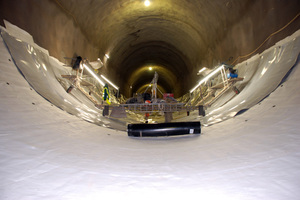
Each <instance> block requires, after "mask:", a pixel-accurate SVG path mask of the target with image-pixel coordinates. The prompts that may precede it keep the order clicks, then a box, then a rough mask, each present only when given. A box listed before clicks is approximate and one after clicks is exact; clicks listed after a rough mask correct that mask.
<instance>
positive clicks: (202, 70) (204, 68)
mask: <svg viewBox="0 0 300 200" xmlns="http://www.w3.org/2000/svg"><path fill="white" fill-rule="evenodd" d="M204 70H206V67H203V68H202V69H200V70H199V72H198V73H199V74H200V73H201V72H204Z"/></svg>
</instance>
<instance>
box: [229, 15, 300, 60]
mask: <svg viewBox="0 0 300 200" xmlns="http://www.w3.org/2000/svg"><path fill="white" fill-rule="evenodd" d="M299 15H300V13H298V14H297V15H296V16H295V17H294V18H293V19H292V20H291V21H290V22H288V23H287V24H286V25H285V26H283V27H282V28H281V29H279V30H277V31H275V32H274V33H272V34H271V35H269V37H267V38H266V39H265V40H264V41H263V42H262V43H261V44H260V45H259V46H258V47H257V48H256V49H255V50H254V51H252V52H251V53H249V54H247V55H244V56H238V57H237V58H236V59H235V60H234V61H233V62H232V63H231V65H233V64H234V63H235V62H236V61H237V60H238V59H240V58H246V57H248V56H250V55H252V54H253V53H255V52H256V51H257V50H258V49H259V48H261V47H262V45H264V44H265V43H266V42H267V40H269V39H270V38H271V37H272V36H274V35H276V34H277V33H279V32H281V31H282V30H284V29H285V28H286V27H288V26H289V25H290V24H291V23H292V22H293V21H295V20H296V19H297V17H299Z"/></svg>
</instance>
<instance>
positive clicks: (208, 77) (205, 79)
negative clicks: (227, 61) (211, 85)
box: [190, 65, 224, 93]
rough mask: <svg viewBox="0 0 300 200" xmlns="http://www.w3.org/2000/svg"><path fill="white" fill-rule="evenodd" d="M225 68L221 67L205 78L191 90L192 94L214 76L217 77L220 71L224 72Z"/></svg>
mask: <svg viewBox="0 0 300 200" xmlns="http://www.w3.org/2000/svg"><path fill="white" fill-rule="evenodd" d="M223 68H224V65H221V66H219V67H218V68H216V69H215V70H214V71H212V72H211V73H209V74H208V75H207V76H205V77H204V78H203V79H202V80H201V81H200V82H199V83H198V84H197V85H196V86H195V87H194V88H193V89H191V90H190V93H192V92H194V91H195V90H196V89H197V88H198V87H199V86H200V85H201V84H202V83H204V82H206V81H207V80H208V79H210V78H211V77H212V76H213V75H215V74H216V73H217V72H218V71H220V70H222V69H223Z"/></svg>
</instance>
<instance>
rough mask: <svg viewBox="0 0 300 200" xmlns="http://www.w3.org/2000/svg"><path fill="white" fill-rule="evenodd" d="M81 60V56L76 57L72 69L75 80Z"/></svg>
mask: <svg viewBox="0 0 300 200" xmlns="http://www.w3.org/2000/svg"><path fill="white" fill-rule="evenodd" d="M81 61H82V58H81V56H77V58H76V60H75V62H74V65H73V67H72V68H73V69H74V70H76V78H77V77H78V73H79V68H80V64H81Z"/></svg>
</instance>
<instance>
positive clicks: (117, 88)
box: [101, 75, 119, 90]
mask: <svg viewBox="0 0 300 200" xmlns="http://www.w3.org/2000/svg"><path fill="white" fill-rule="evenodd" d="M101 77H102V78H103V79H104V80H105V81H107V82H108V83H109V84H110V85H111V86H113V87H114V88H115V89H116V90H119V87H117V86H115V85H114V84H113V83H112V82H110V81H109V80H108V79H107V78H105V77H104V76H103V75H101Z"/></svg>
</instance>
